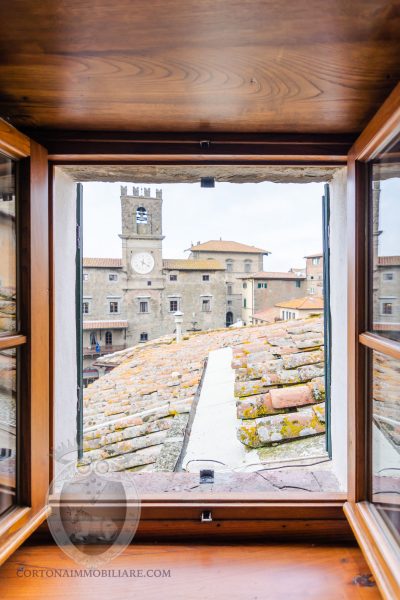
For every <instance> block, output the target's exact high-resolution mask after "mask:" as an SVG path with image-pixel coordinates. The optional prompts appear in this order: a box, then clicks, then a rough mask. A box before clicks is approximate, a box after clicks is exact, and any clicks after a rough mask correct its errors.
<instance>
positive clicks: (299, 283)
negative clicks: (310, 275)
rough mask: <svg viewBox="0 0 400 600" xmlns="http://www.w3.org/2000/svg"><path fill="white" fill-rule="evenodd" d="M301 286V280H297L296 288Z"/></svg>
mask: <svg viewBox="0 0 400 600" xmlns="http://www.w3.org/2000/svg"><path fill="white" fill-rule="evenodd" d="M300 286H301V281H300V279H297V280H296V287H297V288H299V287H300Z"/></svg>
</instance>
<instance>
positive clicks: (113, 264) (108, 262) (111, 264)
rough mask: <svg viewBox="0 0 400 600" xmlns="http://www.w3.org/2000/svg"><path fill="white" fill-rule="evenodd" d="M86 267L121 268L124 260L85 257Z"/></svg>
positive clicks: (84, 263)
mask: <svg viewBox="0 0 400 600" xmlns="http://www.w3.org/2000/svg"><path fill="white" fill-rule="evenodd" d="M83 266H84V267H103V268H105V269H121V268H122V260H121V259H120V258H84V259H83Z"/></svg>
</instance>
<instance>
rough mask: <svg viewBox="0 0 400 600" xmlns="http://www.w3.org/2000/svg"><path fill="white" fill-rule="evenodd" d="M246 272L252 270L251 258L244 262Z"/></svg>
mask: <svg viewBox="0 0 400 600" xmlns="http://www.w3.org/2000/svg"><path fill="white" fill-rule="evenodd" d="M244 272H245V273H250V272H251V260H246V261H245V262H244Z"/></svg>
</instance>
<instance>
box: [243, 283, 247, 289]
mask: <svg viewBox="0 0 400 600" xmlns="http://www.w3.org/2000/svg"><path fill="white" fill-rule="evenodd" d="M243 289H244V290H246V289H247V283H246V282H244V284H243Z"/></svg>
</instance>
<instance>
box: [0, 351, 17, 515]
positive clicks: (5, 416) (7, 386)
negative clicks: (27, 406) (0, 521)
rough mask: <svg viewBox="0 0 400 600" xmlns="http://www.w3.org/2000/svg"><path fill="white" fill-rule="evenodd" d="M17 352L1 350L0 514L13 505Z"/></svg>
mask: <svg viewBox="0 0 400 600" xmlns="http://www.w3.org/2000/svg"><path fill="white" fill-rule="evenodd" d="M16 412H17V411H16V351H15V349H12V350H2V351H0V515H1V514H3V513H4V512H5V511H6V510H7V509H8V508H10V507H11V506H12V505H13V504H15V485H16V443H15V441H16V424H17V419H16Z"/></svg>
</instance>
